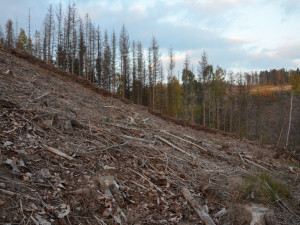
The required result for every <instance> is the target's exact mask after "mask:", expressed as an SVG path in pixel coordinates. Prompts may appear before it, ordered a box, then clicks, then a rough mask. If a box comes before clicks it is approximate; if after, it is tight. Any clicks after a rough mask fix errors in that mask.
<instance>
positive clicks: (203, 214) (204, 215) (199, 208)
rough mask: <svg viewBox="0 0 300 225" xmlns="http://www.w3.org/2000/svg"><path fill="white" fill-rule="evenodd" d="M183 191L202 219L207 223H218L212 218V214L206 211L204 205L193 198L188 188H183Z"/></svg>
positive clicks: (208, 224) (213, 224) (210, 224)
mask: <svg viewBox="0 0 300 225" xmlns="http://www.w3.org/2000/svg"><path fill="white" fill-rule="evenodd" d="M181 193H182V195H183V196H184V198H185V199H186V200H187V201H188V202H189V203H190V205H191V206H192V207H193V208H194V210H195V211H196V213H197V214H198V216H199V217H200V220H201V221H202V222H203V223H204V224H205V225H216V224H215V222H214V221H213V220H212V218H210V216H209V215H208V214H207V213H206V212H205V211H204V209H203V207H202V206H200V205H199V204H198V203H197V202H196V200H195V199H194V198H193V196H192V195H191V193H190V192H189V190H188V189H187V188H185V187H183V188H181Z"/></svg>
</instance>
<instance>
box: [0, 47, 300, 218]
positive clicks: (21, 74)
mask: <svg viewBox="0 0 300 225" xmlns="http://www.w3.org/2000/svg"><path fill="white" fill-rule="evenodd" d="M6 69H10V70H12V71H14V76H11V75H5V74H0V150H1V153H0V163H1V165H0V222H3V223H11V224H50V223H52V224H112V223H118V222H120V221H121V220H122V221H123V223H125V224H163V223H164V224H173V223H180V224H198V223H199V221H200V219H199V217H198V215H197V214H196V212H195V211H194V209H193V208H192V207H191V205H190V204H189V203H188V202H187V200H186V198H185V197H184V196H183V194H182V191H183V190H189V191H190V192H191V193H192V196H193V198H194V199H195V200H196V203H197V204H199V205H200V206H203V210H204V211H206V212H208V214H209V215H210V217H211V218H212V219H213V221H214V223H215V224H250V221H251V214H250V212H249V211H247V210H246V206H247V205H248V206H249V204H256V205H258V204H259V205H263V206H265V207H267V208H269V209H270V211H273V212H274V215H273V219H272V220H273V222H274V223H278V224H279V223H280V224H299V223H300V219H299V213H300V211H299V196H300V193H299V190H300V189H299V188H300V185H299V179H297V176H298V174H299V170H298V168H297V167H290V168H289V167H288V165H289V164H290V163H295V162H293V161H291V159H289V160H287V159H285V158H284V157H283V156H282V157H281V158H279V159H274V158H273V155H274V153H275V152H273V151H272V149H267V148H263V147H261V146H259V145H257V144H255V143H250V142H248V141H247V140H244V141H240V140H238V139H236V138H234V137H230V136H228V135H227V136H226V135H222V133H218V132H210V133H209V132H204V131H199V130H195V129H192V128H191V127H184V126H180V125H176V124H174V123H172V122H170V121H166V120H163V119H162V118H160V117H157V116H155V115H153V114H151V113H149V112H148V111H147V110H146V108H144V107H142V106H138V105H134V104H130V103H129V102H126V101H125V102H124V101H120V100H118V99H116V98H113V97H112V96H109V94H108V93H107V92H105V91H102V90H101V89H99V88H97V87H95V86H93V85H91V84H89V83H88V82H87V81H85V80H83V79H81V78H77V77H74V76H73V75H70V74H67V73H65V72H63V71H60V70H58V69H57V68H54V67H51V66H50V65H47V64H44V63H43V62H42V61H40V60H37V59H34V58H30V57H29V56H28V55H26V54H25V53H24V54H23V53H20V52H16V51H12V52H9V51H6V50H3V49H2V50H0V70H6ZM263 172H264V173H263ZM275 175H276V177H275ZM276 182H277V183H276ZM283 185H286V187H287V188H288V189H289V191H290V193H291V195H290V196H289V197H288V198H287V199H284V197H287V196H288V195H289V194H288V191H287V190H286V188H285V186H283ZM268 186H269V187H270V186H271V187H270V190H271V191H270V190H269V191H268ZM183 188H186V189H183ZM274 192H276V194H278V195H279V196H280V198H281V197H282V202H280V204H281V207H280V205H279V204H275V203H273V202H272V200H273V201H274V200H276V194H275V193H274ZM272 197H273V198H275V199H272ZM287 207H288V208H287ZM223 208H225V209H226V213H225V214H224V215H221V216H220V215H218V214H216V213H217V212H220V210H222V209H223ZM223 212H224V210H223ZM221 214H222V213H221ZM200 223H201V222H200Z"/></svg>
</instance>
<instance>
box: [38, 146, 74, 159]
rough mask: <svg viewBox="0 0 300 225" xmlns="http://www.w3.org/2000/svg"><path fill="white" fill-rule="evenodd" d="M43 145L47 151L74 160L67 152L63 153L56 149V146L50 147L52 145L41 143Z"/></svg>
mask: <svg viewBox="0 0 300 225" xmlns="http://www.w3.org/2000/svg"><path fill="white" fill-rule="evenodd" d="M43 147H44V148H45V149H46V150H47V151H49V152H52V153H54V154H56V155H59V156H61V157H63V158H65V159H67V160H70V161H72V162H74V161H75V159H74V158H73V157H71V156H68V155H67V154H65V153H63V152H61V151H59V150H58V149H56V148H52V147H49V146H47V145H43Z"/></svg>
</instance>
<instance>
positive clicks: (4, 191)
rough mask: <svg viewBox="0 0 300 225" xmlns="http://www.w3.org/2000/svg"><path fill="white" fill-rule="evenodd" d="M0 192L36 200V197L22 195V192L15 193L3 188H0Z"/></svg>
mask: <svg viewBox="0 0 300 225" xmlns="http://www.w3.org/2000/svg"><path fill="white" fill-rule="evenodd" d="M0 193H2V194H5V195H9V196H15V195H17V196H22V197H24V198H27V199H30V200H35V201H38V199H36V198H33V197H31V196H30V195H27V194H25V195H23V194H19V193H15V192H12V191H7V190H4V189H0Z"/></svg>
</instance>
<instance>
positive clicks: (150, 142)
mask: <svg viewBox="0 0 300 225" xmlns="http://www.w3.org/2000/svg"><path fill="white" fill-rule="evenodd" d="M121 137H124V138H127V139H130V140H134V141H141V142H145V143H149V144H155V141H149V140H147V139H144V138H137V137H131V136H127V135H121Z"/></svg>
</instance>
